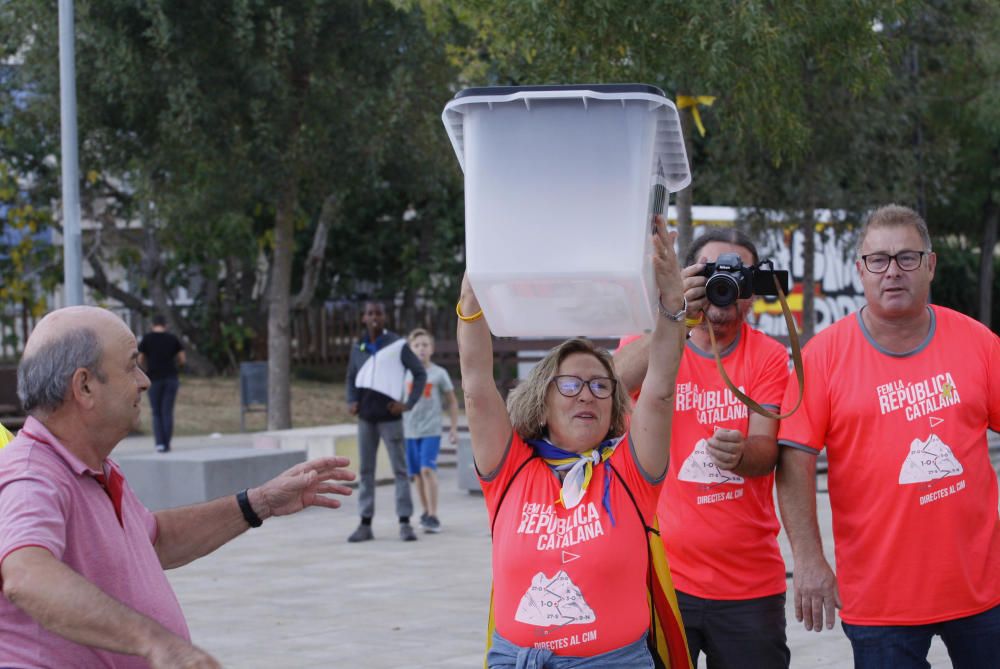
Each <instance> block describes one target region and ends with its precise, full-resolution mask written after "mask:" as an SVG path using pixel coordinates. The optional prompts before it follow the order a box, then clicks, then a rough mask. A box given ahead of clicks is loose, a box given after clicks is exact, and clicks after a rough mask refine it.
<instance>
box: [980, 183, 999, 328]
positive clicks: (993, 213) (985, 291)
mask: <svg viewBox="0 0 1000 669" xmlns="http://www.w3.org/2000/svg"><path fill="white" fill-rule="evenodd" d="M998 227H1000V205H998V204H997V203H996V202H994V201H993V198H992V197H991V198H989V199H988V200H987V201H986V205H985V206H984V207H983V238H982V243H981V244H980V250H979V321H980V322H981V323H982V324H983V325H985V326H986V327H988V328H992V327H993V323H992V321H993V318H992V316H993V253H994V251H995V249H996V246H997V228H998Z"/></svg>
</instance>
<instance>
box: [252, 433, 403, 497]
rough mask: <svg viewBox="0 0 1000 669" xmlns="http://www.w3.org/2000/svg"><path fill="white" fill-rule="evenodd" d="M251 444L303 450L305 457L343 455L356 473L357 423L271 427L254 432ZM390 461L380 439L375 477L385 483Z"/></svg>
mask: <svg viewBox="0 0 1000 669" xmlns="http://www.w3.org/2000/svg"><path fill="white" fill-rule="evenodd" d="M253 445H254V448H259V449H278V450H282V451H287V450H293V451H305V452H306V454H307V457H308V459H310V460H312V459H313V458H325V457H330V456H332V455H343V456H346V457H348V458H350V460H351V465H350V466H349V467H348V469H350V470H351V471H352V472H354V473H355V474H357V473H358V467H359V466H360V462H361V461H360V458H359V457H358V426H357V425H353V424H350V423H345V424H340V425H322V426H319V427H300V428H294V429H291V430H272V431H270V432H258V433H256V434H254V435H253ZM393 478H394V477H393V475H392V465H391V464H390V462H389V454H388V453H387V452H386V450H385V444H383V443H380V444H379V448H378V452H377V454H376V456H375V480H376V482H378V483H384V482H387V481H392V480H393Z"/></svg>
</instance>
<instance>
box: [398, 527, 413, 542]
mask: <svg viewBox="0 0 1000 669" xmlns="http://www.w3.org/2000/svg"><path fill="white" fill-rule="evenodd" d="M399 538H400V539H402V540H403V541H416V540H417V533H416V532H414V531H413V526H412V525H410V524H409V523H400V524H399Z"/></svg>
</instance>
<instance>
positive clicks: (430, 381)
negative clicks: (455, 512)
mask: <svg viewBox="0 0 1000 669" xmlns="http://www.w3.org/2000/svg"><path fill="white" fill-rule="evenodd" d="M407 340H408V341H409V344H410V348H411V349H412V350H413V352H414V353H415V354H416V356H417V358H419V359H420V362H421V363H422V364H423V366H424V368H425V369H426V370H427V383H426V384H425V385H424V392H423V395H422V396H421V398H420V401H418V402H417V403H416V404H415V405H414V406H413V409H412V410H410V411H407V412H406V413H405V414H403V434H404V435H405V436H406V462H407V466H408V467H409V471H410V476H411V477H412V479H413V483H414V484H415V485H416V486H417V492H418V493H419V494H420V504H421V505H422V506H423V509H424V512H423V514H422V515H421V516H420V526H421V527H423V528H424V531H425V532H433V533H436V532H440V531H441V521H440V520H438V478H437V459H438V453H439V452H440V451H441V427H442V426H441V410H442V408H443V402H442V401H441V399H442V396H443V397H446V398H447V399H448V416H449V418H450V419H451V429H450V430H449V431H448V441H449V442H450V443H451V444H452V445H455V444H457V443H458V400H457V399H455V387H454V385H452V383H451V377H450V376H448V371H447V370H446V369H445V368H444V367H440V366H438V365H435V364H434V363H433V362H431V356H432V355H434V337H433V336H431V333H430V332H428V331H427V330H424V329H422V328H418V329H416V330H414V331H413V332H411V333H410V336H409V337H407ZM407 386H408V387H410V388H412V386H413V379H412V376H411V375H410V374H409V373H407Z"/></svg>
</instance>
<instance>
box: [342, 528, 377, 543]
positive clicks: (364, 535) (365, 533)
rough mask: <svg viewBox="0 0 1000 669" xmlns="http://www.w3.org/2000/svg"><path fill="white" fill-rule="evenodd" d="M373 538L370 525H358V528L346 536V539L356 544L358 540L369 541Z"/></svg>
mask: <svg viewBox="0 0 1000 669" xmlns="http://www.w3.org/2000/svg"><path fill="white" fill-rule="evenodd" d="M374 538H375V535H374V534H373V533H372V526H371V525H358V529H356V530H354V531H353V532H351V536H349V537H347V540H348V541H349V542H351V543H352V544H356V543H358V542H359V541H371V540H372V539H374Z"/></svg>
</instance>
